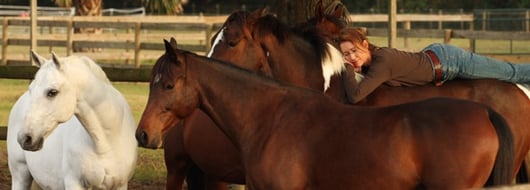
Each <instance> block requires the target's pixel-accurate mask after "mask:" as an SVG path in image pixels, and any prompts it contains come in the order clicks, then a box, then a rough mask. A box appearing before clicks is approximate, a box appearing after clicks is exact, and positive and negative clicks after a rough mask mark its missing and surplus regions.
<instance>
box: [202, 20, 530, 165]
mask: <svg viewBox="0 0 530 190" xmlns="http://www.w3.org/2000/svg"><path fill="white" fill-rule="evenodd" d="M316 15H317V18H315V19H313V20H312V21H310V22H309V23H310V24H309V26H315V25H316V26H317V28H319V29H318V30H319V32H320V35H321V36H326V37H327V38H328V40H332V39H333V38H334V37H333V36H334V35H336V33H337V32H338V31H339V30H340V29H341V28H343V27H346V25H345V24H344V22H343V21H338V20H337V18H336V16H334V15H325V14H316ZM337 15H338V14H337ZM319 17H320V18H319ZM261 19H263V18H260V20H261ZM267 19H269V20H274V18H271V17H270V18H267ZM267 22H268V23H270V22H271V21H267ZM252 23H254V24H253V25H252V26H249V27H248V28H246V29H245V30H251V31H253V32H252V34H253V36H252V38H244V39H251V40H254V42H253V43H249V42H246V43H241V42H240V44H241V46H243V45H248V44H257V46H256V47H257V48H259V47H261V48H262V49H257V51H258V52H265V53H263V54H262V56H263V57H257V56H256V57H254V58H251V57H235V56H227V55H235V54H236V52H235V51H237V50H239V49H250V48H246V47H238V48H222V46H215V47H213V50H214V51H213V52H212V57H216V58H219V59H223V60H227V61H230V62H233V63H236V64H237V63H239V64H242V62H241V60H246V61H245V62H244V63H246V64H255V62H256V61H255V60H257V59H259V60H263V59H267V60H268V64H269V65H270V67H271V68H273V69H271V72H272V73H270V74H269V75H271V76H274V77H276V76H284V75H287V74H288V75H289V78H277V79H279V80H282V81H286V82H290V83H293V84H296V85H301V86H305V87H310V88H311V87H312V86H319V84H320V83H321V81H322V76H320V77H319V78H310V80H308V81H305V82H304V83H298V80H297V79H296V78H298V79H307V78H308V77H307V75H308V73H320V72H321V71H319V70H318V69H310V68H312V66H313V65H317V64H319V61H320V60H318V59H315V58H311V57H310V56H311V55H307V53H305V52H304V51H293V50H296V49H297V48H292V47H289V46H287V45H285V44H289V42H285V41H282V39H283V40H285V39H286V38H285V37H284V36H286V35H292V33H290V34H284V33H285V32H289V31H288V30H275V31H272V30H270V29H269V30H267V29H263V28H264V27H265V25H263V26H260V23H261V22H260V21H253V22H252ZM247 26H248V24H241V23H233V24H232V28H230V29H231V30H228V31H230V32H232V33H235V32H237V30H236V29H240V28H242V27H247ZM269 28H272V27H269ZM276 28H278V27H276ZM308 28H311V27H308ZM227 29H228V28H227ZM264 31H270V32H264ZM282 31H283V33H282ZM224 35H225V40H224V41H222V42H221V43H226V42H229V41H232V38H235V39H239V37H237V36H235V35H231V34H226V33H225V34H224ZM271 47H272V48H271ZM287 51H290V54H289V55H290V56H285V53H284V52H287ZM247 55H250V54H247ZM254 55H259V54H254ZM306 55H307V56H306ZM304 57H307V58H306V59H304ZM253 59H254V61H252V60H253ZM261 64H262V63H261ZM308 65H309V66H308ZM311 76H312V75H311ZM293 78H294V79H293ZM308 83H310V84H313V85H307V84H308ZM333 87H337V88H338V89H342V83H341V82H340V81H335V82H333V81H332V82H331V88H333ZM315 89H317V90H323V88H315ZM339 91H341V90H339ZM342 92H343V93H344V91H343V90H342ZM338 94H339V95H340V94H341V93H338ZM337 97H339V98H337ZM431 97H452V98H459V99H465V100H471V101H476V102H480V103H484V104H486V105H489V106H491V107H492V108H494V109H495V110H496V111H498V112H499V113H500V114H501V115H503V116H504V117H506V119H507V121H508V123H509V124H510V126H511V129H512V131H514V134H515V147H516V157H515V158H516V162H515V163H516V164H517V166H519V165H521V163H522V162H523V160H524V158H525V156H526V155H527V153H528V150H529V149H530V127H528V124H529V123H530V118H528V117H521V115H529V114H530V101H529V98H528V96H527V95H525V93H524V92H523V91H522V90H521V89H520V88H518V86H516V85H515V84H511V83H506V82H502V81H497V80H454V81H449V82H447V83H446V84H444V86H442V87H435V86H431V85H426V86H417V87H389V86H381V87H379V88H378V89H377V90H376V91H375V92H373V93H372V94H371V95H370V96H368V97H367V98H366V100H365V101H363V102H361V103H359V105H366V106H382V105H383V106H384V105H395V104H400V103H405V102H411V101H417V100H422V99H426V98H431ZM335 98H336V99H338V100H339V101H344V99H341V98H340V96H335Z"/></svg>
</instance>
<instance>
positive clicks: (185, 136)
mask: <svg viewBox="0 0 530 190" xmlns="http://www.w3.org/2000/svg"><path fill="white" fill-rule="evenodd" d="M265 12H266V10H265V9H260V10H256V11H254V12H253V13H251V14H250V13H249V12H246V11H236V12H234V13H233V14H231V15H230V16H229V17H228V18H227V23H229V21H230V22H231V21H234V20H235V21H237V22H238V23H248V22H249V21H250V20H256V19H257V18H259V17H261V16H262V15H264V14H265ZM239 19H245V20H239ZM247 19H248V21H247ZM225 26H226V24H225ZM225 26H223V27H225ZM243 32H245V31H243ZM245 42H251V43H252V41H249V40H245ZM227 45H228V46H227V48H228V47H230V46H229V44H227ZM250 46H251V47H254V45H253V44H250ZM247 52H248V53H250V54H248V55H247ZM254 52H257V51H256V50H254V49H249V51H246V52H243V51H241V54H238V55H235V56H238V57H249V58H254V57H256V56H257V55H254V54H253V53H254ZM252 61H253V63H254V64H252V65H250V64H239V65H237V66H239V67H242V68H245V69H249V70H253V71H260V72H261V73H271V71H270V68H267V66H268V64H266V63H267V62H266V60H258V61H256V59H252ZM242 62H244V61H243V60H242ZM238 63H241V62H238ZM182 125H183V126H181V127H175V128H171V129H168V132H167V135H166V137H165V138H164V142H163V145H164V160H165V163H166V169H167V179H166V189H182V185H183V182H184V179H186V182H187V185H188V189H197V190H199V189H228V188H227V187H228V186H227V183H226V182H229V183H235V184H244V183H245V175H244V172H243V169H242V168H243V166H242V164H241V160H240V158H239V151H238V150H237V149H236V148H235V146H234V145H233V143H232V142H230V141H229V140H228V138H227V137H226V135H224V134H223V133H222V131H221V130H220V129H219V128H218V127H217V126H216V125H215V123H213V121H212V120H211V119H210V118H209V117H208V116H207V115H206V114H205V113H204V112H203V111H201V110H196V111H194V112H193V113H192V114H191V115H190V116H189V117H188V118H187V119H186V120H185V121H184V122H183V124H182ZM212 154H213V155H216V156H215V157H212V156H211V155H212ZM203 171H204V173H206V174H203Z"/></svg>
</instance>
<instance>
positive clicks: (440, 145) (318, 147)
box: [136, 39, 514, 189]
mask: <svg viewBox="0 0 530 190" xmlns="http://www.w3.org/2000/svg"><path fill="white" fill-rule="evenodd" d="M164 42H165V46H166V52H165V54H164V55H162V56H161V57H160V58H159V59H158V60H157V62H156V63H155V65H154V66H153V72H152V78H151V81H150V87H149V89H150V91H149V99H148V102H147V105H146V109H145V111H144V113H143V115H142V118H141V120H140V123H139V126H138V129H137V133H136V137H137V139H138V141H139V143H140V145H141V146H144V147H151V148H156V147H158V146H159V145H160V144H161V141H162V137H163V136H164V133H165V131H167V129H168V128H170V127H175V126H177V124H178V123H179V122H180V121H182V119H184V118H186V117H188V116H189V115H190V114H191V113H192V112H193V111H194V110H195V109H196V108H200V109H201V110H202V111H204V112H205V113H207V115H208V116H210V118H212V119H213V121H214V122H215V123H216V124H217V125H218V127H220V129H221V130H222V131H223V132H224V133H225V134H226V135H227V136H228V137H229V139H230V140H231V141H232V142H233V143H234V145H235V146H236V147H237V149H238V150H239V151H240V154H239V155H240V158H241V161H242V163H243V166H244V169H245V172H246V175H245V179H246V182H247V185H248V186H249V188H250V189H353V188H359V189H415V188H427V189H465V188H477V187H482V186H483V185H484V184H485V183H486V181H487V180H488V178H489V177H490V174H491V176H492V178H490V179H491V181H490V182H492V184H493V185H500V184H509V183H510V182H511V179H512V173H513V170H514V168H513V142H512V140H513V139H512V136H511V132H510V130H509V128H508V126H507V125H506V123H505V122H504V120H503V118H502V116H500V115H499V114H497V113H496V112H495V111H493V110H492V109H489V108H488V107H486V106H484V105H482V104H477V103H473V102H471V101H463V100H456V99H445V98H436V99H429V100H425V101H419V102H415V103H408V104H401V105H398V106H390V107H358V106H348V105H344V104H340V103H338V102H337V101H334V100H332V99H331V98H329V97H328V96H325V95H324V94H322V93H321V92H319V91H315V90H310V89H307V88H299V87H294V86H289V85H283V84H281V83H278V82H276V81H274V80H271V79H269V78H268V77H263V76H261V75H256V74H255V73H253V72H249V71H247V70H243V69H240V68H237V67H234V66H232V65H229V64H226V63H224V62H220V61H216V60H214V59H209V58H206V57H203V56H199V55H196V54H194V53H191V52H187V51H183V50H179V49H177V48H176V47H177V44H176V42H175V41H174V39H172V40H171V43H170V42H168V41H164ZM433 115H435V116H436V117H433ZM211 156H212V157H215V156H216V155H215V154H214V153H212V155H211Z"/></svg>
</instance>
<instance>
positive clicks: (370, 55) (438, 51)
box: [339, 28, 530, 103]
mask: <svg viewBox="0 0 530 190" xmlns="http://www.w3.org/2000/svg"><path fill="white" fill-rule="evenodd" d="M339 42H340V49H341V52H342V54H343V56H344V60H345V61H346V62H347V63H348V64H347V68H348V69H347V71H346V72H345V75H346V77H344V80H345V81H344V82H345V84H346V85H345V88H346V94H347V96H348V99H349V101H350V102H351V103H357V102H359V101H361V100H363V99H364V98H365V97H366V96H368V94H370V93H371V92H372V91H374V90H375V89H376V88H377V87H378V86H379V85H381V84H383V83H385V84H387V85H390V86H417V85H424V84H428V83H431V82H432V83H433V84H434V85H436V86H441V85H442V84H443V83H444V82H445V81H448V80H452V79H455V78H462V79H485V78H489V79H499V80H502V81H506V82H513V83H526V84H528V83H530V64H513V63H509V62H505V61H499V60H495V59H492V58H489V57H486V56H482V55H477V54H474V53H471V52H468V51H466V50H464V49H461V48H458V47H455V46H452V45H448V44H439V43H435V44H431V45H429V46H428V47H426V48H425V49H423V50H422V51H420V52H406V51H401V50H397V49H394V48H388V47H377V46H375V45H373V44H371V43H369V42H368V39H367V37H366V35H365V33H364V32H363V31H362V30H359V29H355V28H346V29H343V30H342V31H341V32H340V36H339ZM356 72H361V73H362V74H363V75H364V79H363V80H361V81H357V80H355V77H354V76H355V75H356Z"/></svg>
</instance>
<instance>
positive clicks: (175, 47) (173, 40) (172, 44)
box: [169, 37, 178, 49]
mask: <svg viewBox="0 0 530 190" xmlns="http://www.w3.org/2000/svg"><path fill="white" fill-rule="evenodd" d="M169 44H170V45H171V47H173V49H178V45H177V40H175V38H173V37H171V39H170V40H169Z"/></svg>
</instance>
